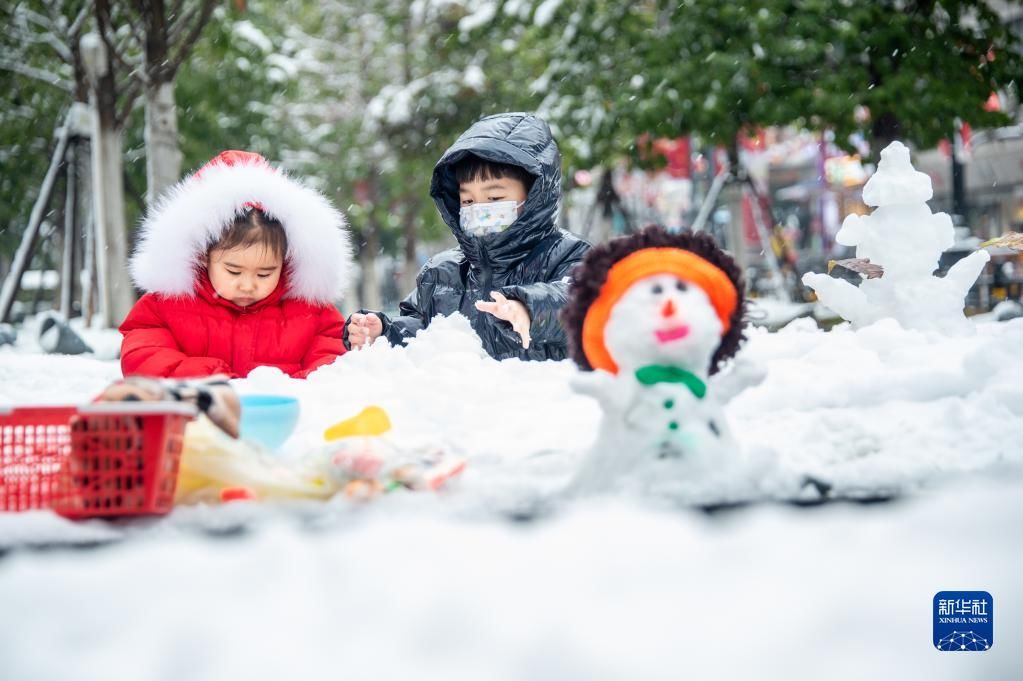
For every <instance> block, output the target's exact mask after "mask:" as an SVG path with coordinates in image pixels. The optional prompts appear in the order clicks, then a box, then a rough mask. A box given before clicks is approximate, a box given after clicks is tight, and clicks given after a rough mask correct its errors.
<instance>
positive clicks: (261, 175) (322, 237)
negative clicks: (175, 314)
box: [130, 163, 352, 304]
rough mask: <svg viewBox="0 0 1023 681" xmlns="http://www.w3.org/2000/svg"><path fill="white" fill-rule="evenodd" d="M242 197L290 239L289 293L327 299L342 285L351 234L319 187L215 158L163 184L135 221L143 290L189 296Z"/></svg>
mask: <svg viewBox="0 0 1023 681" xmlns="http://www.w3.org/2000/svg"><path fill="white" fill-rule="evenodd" d="M247 202H255V203H259V204H261V205H262V208H263V210H264V211H265V212H266V213H267V215H269V216H270V217H273V218H276V219H277V220H279V221H280V222H281V224H282V225H284V231H285V233H286V234H287V237H288V258H287V260H288V263H289V265H290V274H289V283H290V286H289V290H288V292H287V294H286V296H287V297H290V298H299V299H302V300H307V301H309V302H312V303H321V304H325V303H332V302H334V301H337V300H339V299H340V298H341V296H342V294H343V292H344V291H345V290H346V289H347V288H348V284H349V277H350V276H351V273H352V253H351V252H352V247H351V237H350V235H349V233H348V229H347V225H346V222H345V218H344V216H343V215H342V214H341V212H340V211H338V210H337V209H336V208H334V206H333V205H331V203H330V201H328V200H327V198H326V197H324V196H323V195H322V194H320V193H319V192H318V191H316V190H314V189H312V188H310V187H307V186H306V185H304V184H303V183H302V182H301V181H299V180H296V179H293V178H290V177H288V176H287V175H286V174H285V173H284V172H282V171H279V170H275V169H274V168H272V167H271V166H269V165H264V164H256V163H247V164H239V165H225V164H214V165H207V166H206V167H204V168H203V169H202V170H201V176H199V177H197V176H196V175H192V176H190V177H188V178H186V179H184V180H182V181H181V182H179V183H178V184H177V185H175V186H174V187H172V188H171V189H170V190H168V191H167V192H166V193H165V194H164V195H163V196H162V197H161V198H160V200H159V201H158V202H157V205H156V206H155V208H153V209H151V210H150V211H149V214H148V215H147V217H146V218H145V220H143V222H142V224H141V225H140V227H139V239H138V245H137V247H136V249H135V254H134V255H133V256H132V258H131V263H130V269H131V276H132V279H133V280H134V282H135V285H136V286H138V287H139V288H140V289H142V290H144V291H149V292H154V293H162V294H164V295H169V296H185V297H190V296H192V295H194V294H195V290H194V284H195V267H196V264H197V263H199V262H200V261H201V260H202V258H203V257H204V256H205V254H206V251H207V249H208V248H209V246H210V245H212V244H214V243H216V242H217V241H218V240H219V239H220V235H221V234H222V233H223V230H224V228H225V227H227V226H228V225H229V224H231V222H232V221H233V220H234V218H235V215H237V214H239V213H241V212H242V211H243V210H245V208H244V206H245V204H246V203H247Z"/></svg>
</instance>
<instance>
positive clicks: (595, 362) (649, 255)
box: [582, 248, 739, 374]
mask: <svg viewBox="0 0 1023 681" xmlns="http://www.w3.org/2000/svg"><path fill="white" fill-rule="evenodd" d="M657 274H673V275H675V276H676V277H678V278H679V279H682V280H684V281H687V282H690V283H692V284H696V285H697V286H699V287H700V288H701V289H703V291H704V292H705V293H706V294H707V297H708V298H710V304H711V305H712V306H713V307H714V310H715V312H717V315H718V319H720V320H721V334H722V335H724V334H725V333H726V332H727V331H728V329H729V328H731V326H732V322H731V317H732V314H733V313H734V312H735V306H736V305H737V304H738V299H739V293H738V291H736V290H735V286H734V285H733V284H732V281H731V279H729V278H728V275H727V274H725V273H724V271H722V270H721V269H720V268H719V267H717V266H715V265H713V264H712V263H710V262H709V261H707V260H705V259H704V258H701V257H700V256H698V255H696V254H695V253H692V252H690V251H686V250H683V249H681V248H644V249H641V250H638V251H635V252H634V253H630V254H629V255H627V256H625V257H624V258H622V259H621V260H619V261H618V262H616V263H615V264H614V265H613V266H612V267H611V269H610V270H608V273H607V280H606V281H605V282H604V285H603V286H602V287H601V288H600V295H599V296H597V299H596V300H594V301H593V304H592V305H590V309H589V310H588V311H587V313H586V319H585V321H584V322H583V332H582V345H583V352H584V353H585V354H586V360H587V361H588V362H589V363H590V366H592V367H593V368H594V369H603V370H605V371H609V372H611V373H612V374H617V373H618V365H617V364H616V363H615V361H614V359H612V357H611V353H610V352H608V349H607V346H606V345H604V327H606V326H607V321H608V319H609V318H610V316H611V310H612V309H613V308H614V306H615V304H616V303H617V302H618V301H619V299H621V297H622V296H623V295H625V292H626V291H627V290H628V289H629V287H630V286H632V285H633V284H634V283H636V282H637V281H639V280H640V279H644V278H646V277H650V276H654V275H657Z"/></svg>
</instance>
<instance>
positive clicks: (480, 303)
mask: <svg viewBox="0 0 1023 681" xmlns="http://www.w3.org/2000/svg"><path fill="white" fill-rule="evenodd" d="M490 297H491V298H493V299H494V301H496V302H493V303H490V302H487V301H485V300H477V301H476V309H477V310H479V311H481V312H488V313H490V314H492V315H494V316H495V317H497V318H498V319H502V320H504V321H506V322H509V323H511V325H512V330H514V331H515V332H516V333H518V334H519V336H521V337H522V347H524V348H526V349H527V350H528V349H529V310H527V309H526V306H525V305H523V304H522V303H520V302H519V301H517V300H508V299H507V298H505V297H504V294H503V293H499V292H497V291H491V292H490Z"/></svg>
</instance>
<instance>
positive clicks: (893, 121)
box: [870, 111, 902, 163]
mask: <svg viewBox="0 0 1023 681" xmlns="http://www.w3.org/2000/svg"><path fill="white" fill-rule="evenodd" d="M870 134H871V137H872V140H871V141H872V144H871V145H870V155H871V157H872V158H873V160H874V162H876V163H879V162H880V161H881V150H882V149H884V148H885V147H887V146H888V145H889V144H891V143H892V142H894V141H895V140H897V139H899V137H900V136H901V135H902V124H901V123H900V122H899V119H898V118H897V117H896V116H895V114H893V113H891V112H889V111H885V112H883V113H881V115H879V116H878V117H877V118H875V119H874V122H873V124H872V125H871V130H870Z"/></svg>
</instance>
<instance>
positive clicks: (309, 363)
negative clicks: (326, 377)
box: [295, 305, 345, 378]
mask: <svg viewBox="0 0 1023 681" xmlns="http://www.w3.org/2000/svg"><path fill="white" fill-rule="evenodd" d="M344 328H345V318H344V317H342V316H341V313H340V312H338V311H337V309H336V308H335V307H333V306H332V305H325V306H324V307H323V310H322V311H321V312H320V315H319V317H318V318H317V320H316V336H315V337H314V338H313V341H312V343H311V344H310V345H309V349H308V350H307V351H306V353H305V356H304V357H303V358H302V370H301V371H299V372H298V373H296V374H295V378H306V377H307V376H309V374H311V373H312V372H314V371H316V370H317V369H319V368H320V367H322V366H325V365H327V364H332V363H333V362H334V360H335V359H337V358H338V357H340V356H341V355H343V354H345V344H344V342H343V341H342V340H341V337H342V334H343V333H344Z"/></svg>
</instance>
